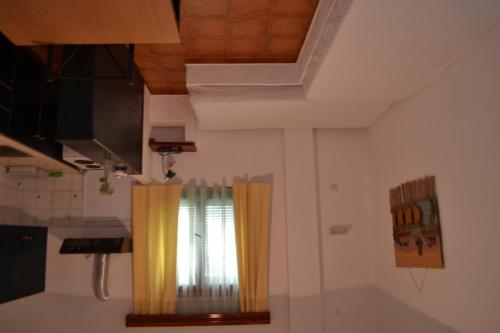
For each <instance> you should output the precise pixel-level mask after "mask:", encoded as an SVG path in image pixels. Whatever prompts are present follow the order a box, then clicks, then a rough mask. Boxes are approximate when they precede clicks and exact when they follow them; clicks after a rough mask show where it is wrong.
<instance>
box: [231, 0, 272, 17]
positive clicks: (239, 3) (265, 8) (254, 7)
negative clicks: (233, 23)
mask: <svg viewBox="0 0 500 333" xmlns="http://www.w3.org/2000/svg"><path fill="white" fill-rule="evenodd" d="M228 1H229V4H228V17H229V18H232V19H237V18H242V17H253V16H262V15H269V13H270V12H271V2H272V1H271V0H228Z"/></svg>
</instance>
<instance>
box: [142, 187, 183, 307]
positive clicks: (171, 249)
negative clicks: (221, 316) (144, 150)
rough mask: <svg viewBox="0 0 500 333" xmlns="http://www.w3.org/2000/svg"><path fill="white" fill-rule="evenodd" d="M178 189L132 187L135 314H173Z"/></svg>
mask: <svg viewBox="0 0 500 333" xmlns="http://www.w3.org/2000/svg"><path fill="white" fill-rule="evenodd" d="M181 190H182V186H181V185H148V186H141V185H136V186H134V188H133V197H132V201H133V203H132V236H133V255H132V258H133V263H132V265H133V298H134V300H133V303H134V314H171V313H175V302H176V264H177V263H176V261H177V220H178V215H179V204H180V196H181Z"/></svg>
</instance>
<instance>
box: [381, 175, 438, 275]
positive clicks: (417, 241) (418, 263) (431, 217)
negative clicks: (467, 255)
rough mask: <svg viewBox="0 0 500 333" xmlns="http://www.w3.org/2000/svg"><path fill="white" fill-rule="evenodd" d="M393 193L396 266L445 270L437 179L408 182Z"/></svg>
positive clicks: (430, 178) (391, 199)
mask: <svg viewBox="0 0 500 333" xmlns="http://www.w3.org/2000/svg"><path fill="white" fill-rule="evenodd" d="M389 194H390V201H391V214H392V228H393V238H394V252H395V257H396V266H398V267H423V268H443V267H444V260H443V248H442V238H441V226H440V221H439V209H438V201H437V197H436V181H435V178H434V177H433V176H432V177H425V178H421V179H418V180H413V181H411V182H406V183H404V184H402V185H400V186H398V187H396V188H393V189H391V190H390V191H389Z"/></svg>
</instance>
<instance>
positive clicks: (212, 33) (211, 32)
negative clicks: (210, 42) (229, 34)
mask: <svg viewBox="0 0 500 333" xmlns="http://www.w3.org/2000/svg"><path fill="white" fill-rule="evenodd" d="M185 21H186V22H187V29H188V30H187V31H186V32H185V34H186V35H188V36H191V37H225V36H226V20H224V18H222V17H199V18H186V20H185Z"/></svg>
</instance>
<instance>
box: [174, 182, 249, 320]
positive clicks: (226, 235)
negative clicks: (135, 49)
mask: <svg viewBox="0 0 500 333" xmlns="http://www.w3.org/2000/svg"><path fill="white" fill-rule="evenodd" d="M234 225H235V224H234V208H233V199H232V189H231V188H227V187H220V186H216V187H206V186H196V187H195V186H186V187H184V189H183V192H182V196H181V204H180V209H179V227H178V238H177V292H178V294H177V309H176V312H177V313H180V314H182V313H184V314H194V313H232V312H239V301H238V292H239V290H238V266H237V262H236V242H235V227H234Z"/></svg>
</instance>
